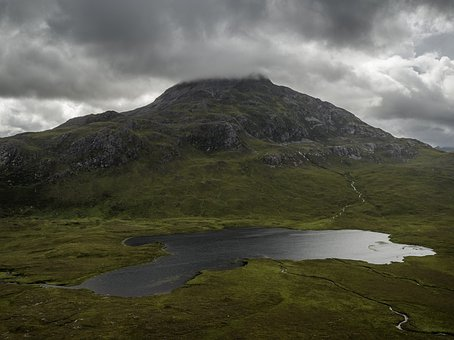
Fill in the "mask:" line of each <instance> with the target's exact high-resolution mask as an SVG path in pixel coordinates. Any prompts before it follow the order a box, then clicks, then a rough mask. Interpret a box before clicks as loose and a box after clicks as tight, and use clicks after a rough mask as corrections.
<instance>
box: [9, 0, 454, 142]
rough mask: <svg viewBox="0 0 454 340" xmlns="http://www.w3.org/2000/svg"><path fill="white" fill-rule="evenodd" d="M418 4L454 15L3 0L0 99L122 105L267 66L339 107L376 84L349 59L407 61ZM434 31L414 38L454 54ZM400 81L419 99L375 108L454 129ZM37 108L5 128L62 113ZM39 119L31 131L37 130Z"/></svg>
mask: <svg viewBox="0 0 454 340" xmlns="http://www.w3.org/2000/svg"><path fill="white" fill-rule="evenodd" d="M417 8H424V9H425V10H426V12H425V13H426V14H427V17H426V18H424V20H426V21H429V22H430V20H432V19H431V18H435V19H436V18H438V19H440V20H444V19H446V18H450V17H452V16H453V13H454V1H451V0H438V1H430V0H401V1H394V0H367V1H364V0H343V1H334V0H318V1H315V0H287V1H284V0H223V1H222V0H184V1H183V0H180V1H178V0H154V1H151V0H130V1H124V0H96V1H93V0H77V1H75V0H33V1H28V0H0V45H1V46H6V48H2V49H0V101H1V100H2V98H16V99H17V100H26V98H35V99H34V100H36V101H37V100H39V99H46V100H49V99H51V100H61V101H62V102H68V101H69V102H73V103H76V102H79V103H87V104H88V105H87V107H86V109H87V110H88V109H90V108H93V107H96V108H102V109H111V108H112V109H116V108H117V107H122V105H119V104H118V102H119V101H123V102H124V101H129V102H134V103H137V98H138V97H140V96H141V95H143V94H145V93H150V92H159V91H160V90H163V89H164V88H163V85H162V84H169V83H173V82H178V81H181V80H187V79H191V78H200V77H210V76H241V75H244V74H250V73H253V72H260V73H265V74H267V75H269V76H270V77H271V78H272V79H273V80H274V81H275V82H277V83H282V84H286V85H290V86H292V87H294V88H295V89H298V90H301V91H303V92H308V93H309V94H311V95H314V96H317V97H321V98H323V99H327V100H329V99H331V98H335V99H336V98H340V102H336V104H338V105H342V103H343V101H342V97H346V94H348V95H351V96H355V95H357V96H359V97H360V98H359V99H358V100H359V101H362V102H367V99H368V98H367V96H369V95H371V94H372V95H374V93H373V92H374V91H375V92H376V90H375V89H374V86H375V84H374V83H371V82H369V81H368V80H367V79H364V78H362V77H361V75H358V74H357V72H356V67H357V65H355V64H354V62H352V61H350V60H349V58H350V57H351V58H354V57H356V56H358V55H367V56H368V58H374V57H375V55H377V54H386V53H388V54H390V55H392V54H403V53H404V52H402V51H401V50H403V49H406V50H405V53H406V55H407V56H412V53H413V52H414V51H413V45H412V44H413V41H412V40H411V39H412V33H413V32H412V29H413V28H412V27H411V26H410V25H409V24H408V23H407V22H406V21H405V20H399V19H402V17H403V18H405V17H406V14H409V13H416V12H415V9H417ZM436 34H437V35H434V34H429V35H428V37H427V38H425V39H424V40H422V41H420V42H418V45H417V49H416V51H417V53H421V54H423V53H426V52H429V51H437V52H439V53H441V54H446V55H452V54H451V53H452V52H453V51H452V49H451V46H452V45H453V44H449V40H450V38H451V36H450V35H448V33H446V32H445V33H443V32H437V33H436ZM444 34H446V36H445V35H444ZM402 46H404V48H402ZM402 81H405V82H407V83H411V84H413V85H414V86H416V87H418V88H419V89H420V91H421V93H420V95H417V94H416V93H412V94H411V97H410V98H408V97H407V98H405V97H402V96H400V95H399V94H396V93H392V92H390V93H384V92H381V93H378V95H380V96H382V97H383V104H382V106H380V107H377V108H376V109H375V110H369V111H368V112H370V113H371V114H373V115H375V116H376V117H380V118H382V119H390V118H393V117H394V118H395V117H399V118H405V119H410V118H409V116H411V117H412V119H419V120H430V119H435V120H438V121H440V122H446V123H449V124H453V126H454V123H451V118H450V117H451V113H452V111H450V110H452V107H450V106H449V105H448V104H447V102H446V101H445V100H444V98H441V97H437V95H440V94H437V93H436V91H435V92H434V91H433V90H432V89H429V88H426V87H424V86H422V85H421V84H418V83H417V82H416V83H414V79H406V80H402ZM406 101H407V102H406ZM408 101H412V103H409V102H408ZM344 102H347V99H346V100H344ZM0 104H1V103H0ZM141 104H146V103H141ZM130 108H132V107H130ZM38 109H39V108H35V109H30V110H28V109H26V108H24V107H22V109H21V110H22V111H21V112H22V113H21V114H20V115H13V113H12V112H13V111H11V110H9V111H8V112H6V111H5V110H4V109H3V111H1V106H0V119H1V118H2V116H3V117H10V118H8V119H10V120H9V121H8V122H6V120H5V118H4V119H3V123H4V124H8V126H11V128H13V127H14V126H16V130H17V129H26V120H23V123H22V121H21V120H20V119H19V118H17V117H19V116H20V117H24V115H26V114H27V113H26V112H34V113H33V116H34V117H35V118H34V119H35V120H39V119H41V122H42V124H41V126H42V127H47V126H49V124H51V123H54V122H56V121H58V122H61V120H62V119H65V117H62V116H60V117H59V116H58V114H57V113H55V117H56V118H55V120H54V121H52V119H51V118H50V116H46V115H45V114H42V115H38V114H37V112H38V111H37V110H38ZM364 111H367V110H364ZM49 112H53V111H52V110H49ZM427 112H432V114H431V115H428V114H427ZM77 113H78V114H81V113H92V112H85V111H77ZM30 114H31V113H30ZM405 115H406V116H405ZM38 116H39V117H40V118H39V117H38ZM11 117H16V118H17V119H16V118H11ZM21 119H22V118H21ZM5 122H6V123H5ZM24 124H25V125H24ZM33 124H35V125H33ZM33 124H32V123H30V126H29V127H30V129H36V128H38V125H39V124H38V123H36V121H35V122H34V123H33ZM37 124H38V125H37ZM0 130H1V129H0ZM16 130H15V131H16ZM433 133H435V130H434V131H433ZM0 134H2V132H1V131H0Z"/></svg>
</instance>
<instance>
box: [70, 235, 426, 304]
mask: <svg viewBox="0 0 454 340" xmlns="http://www.w3.org/2000/svg"><path fill="white" fill-rule="evenodd" d="M155 242H159V243H162V244H163V245H165V248H166V250H167V251H168V252H169V255H167V256H162V257H159V258H157V259H156V260H154V261H152V262H149V263H145V264H141V265H135V266H130V267H125V268H121V269H118V270H114V271H111V272H107V273H104V274H101V275H98V276H96V277H93V278H91V279H89V280H87V281H85V282H84V283H82V284H81V285H79V286H77V287H74V288H86V289H90V290H92V291H94V292H95V293H97V294H103V295H114V296H124V297H132V296H146V295H154V294H162V293H168V292H171V291H172V290H174V289H176V288H178V287H181V286H183V285H184V284H185V283H186V282H187V281H188V280H190V279H191V278H193V277H194V276H195V275H197V274H198V273H200V272H201V271H202V270H207V269H210V270H219V269H229V268H235V267H239V266H242V265H244V263H245V262H244V261H245V260H246V259H260V258H272V259H275V260H295V261H300V260H309V259H311V260H312V259H328V258H336V259H348V260H360V261H367V262H369V263H374V264H389V263H391V262H402V261H403V260H404V258H405V257H407V256H426V255H434V254H435V252H434V251H433V250H431V249H429V248H425V247H421V246H415V245H406V244H398V243H392V242H391V241H390V240H389V235H388V234H383V233H377V232H371V231H362V230H323V231H310V230H306V231H298V230H292V229H284V228H234V229H223V230H219V231H207V232H199V233H184V234H183V233H182V234H172V235H160V236H139V237H132V238H129V239H127V240H125V241H124V244H125V245H127V246H133V247H138V246H141V245H144V244H150V243H155Z"/></svg>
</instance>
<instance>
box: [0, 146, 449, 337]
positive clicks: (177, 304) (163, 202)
mask: <svg viewBox="0 0 454 340" xmlns="http://www.w3.org/2000/svg"><path fill="white" fill-rule="evenodd" d="M342 174H346V177H350V178H352V179H353V180H354V181H355V185H356V187H357V188H358V189H359V190H360V191H361V192H363V194H364V197H365V199H366V203H362V202H361V201H360V200H359V199H358V198H357V196H356V194H355V193H354V192H353V191H352V190H351V188H350V185H349V182H348V181H347V180H346V177H345V176H343V175H342ZM453 175H454V158H453V157H452V155H442V154H439V153H433V154H432V152H431V151H426V152H425V153H422V154H421V155H420V156H419V157H418V158H417V159H415V160H412V161H410V162H406V163H394V164H393V163H387V164H381V165H376V164H375V165H373V164H370V163H367V162H361V163H358V162H357V163H352V164H351V165H340V164H337V165H336V164H333V166H332V167H331V170H328V169H322V168H318V167H314V166H310V165H307V166H303V167H275V168H271V167H268V166H266V165H264V164H261V163H260V162H259V161H257V157H256V156H254V155H253V154H242V156H241V157H239V156H238V154H235V153H224V154H215V155H203V154H197V153H194V154H192V155H191V157H190V158H187V159H182V160H180V161H177V162H173V163H170V164H168V165H166V166H157V167H156V166H151V165H150V164H147V163H145V162H144V163H133V164H130V165H128V166H127V168H123V169H122V170H121V171H120V170H118V169H112V170H110V171H107V172H105V173H103V174H101V173H98V172H89V173H84V174H81V175H79V176H77V177H74V178H71V179H67V180H65V181H62V182H58V183H55V184H53V186H51V187H50V188H48V189H46V190H45V191H42V192H41V194H42V195H41V196H40V198H39V199H40V200H39V201H38V202H37V203H38V208H36V207H35V208H30V209H29V210H28V212H27V213H26V212H24V213H23V215H19V214H18V215H16V217H7V218H3V219H0V242H1V246H0V280H1V281H3V282H8V283H17V284H2V285H0V287H1V290H0V320H1V322H0V338H5V339H10V338H23V337H24V336H29V337H32V338H38V339H41V338H53V339H65V338H68V339H69V338H85V339H86V338H90V339H96V338H125V339H130V338H157V339H166V338H167V339H175V338H191V339H193V338H216V339H218V338H221V339H222V338H240V339H241V338H246V339H257V338H279V339H281V338H308V339H311V338H324V337H325V338H335V339H351V338H355V339H356V338H357V339H365V338H367V339H374V338H376V339H383V338H412V339H413V338H415V339H419V338H420V339H426V338H430V337H434V338H435V337H438V336H437V335H434V334H435V333H437V332H443V333H449V334H454V317H453V315H454V307H453V306H454V246H453V242H452V240H454V228H453V224H454V196H453V195H454V180H453V179H454V176H453ZM347 204H348V205H349V207H348V208H347V209H346V212H345V213H344V214H342V215H341V216H340V217H338V218H335V219H333V218H332V216H333V215H335V214H336V213H337V212H338V211H339V210H340V209H341V208H342V207H343V206H344V205H347ZM40 205H41V206H40ZM46 207H47V208H46ZM49 207H50V208H49ZM27 214H28V216H27ZM77 216H79V217H77ZM241 226H264V227H267V226H269V227H272V226H280V227H290V228H295V229H341V228H348V229H364V230H374V231H382V232H386V233H390V234H391V239H392V240H393V241H395V242H400V243H407V244H417V245H422V246H426V247H431V248H433V249H434V250H435V251H436V252H437V255H436V256H428V257H423V258H418V257H415V258H407V259H406V260H405V262H403V263H394V264H391V265H371V264H368V263H365V262H360V261H340V260H319V261H300V262H293V261H284V262H282V263H280V262H277V261H273V260H252V261H249V263H248V265H247V266H245V267H242V268H237V269H234V270H227V271H205V272H203V273H202V274H201V275H199V276H197V277H195V278H194V279H193V280H191V281H189V282H188V283H187V284H186V285H185V286H184V287H182V288H179V289H177V290H175V291H174V292H172V293H171V294H165V295H160V296H152V297H144V298H119V297H104V296H98V295H95V294H93V293H91V292H88V291H81V290H68V289H52V288H41V287H39V286H38V285H36V283H40V282H47V283H53V284H60V285H71V284H76V283H80V282H81V281H83V280H85V279H86V278H88V277H92V276H94V275H96V274H98V273H101V272H105V271H108V270H111V269H114V268H119V267H122V266H127V265H131V264H136V263H143V262H147V261H150V260H151V259H153V258H155V257H157V256H160V255H162V254H164V253H165V252H164V250H163V249H160V248H159V247H158V246H155V245H148V246H142V247H127V246H123V245H122V243H121V241H122V240H123V239H125V238H126V237H130V236H134V235H144V234H162V233H175V232H183V231H200V230H208V229H220V228H224V227H241ZM284 267H285V269H286V270H284V271H283V270H282V269H283V268H284ZM33 283H35V284H33ZM388 306H392V307H393V308H394V309H395V310H397V311H400V312H404V313H406V314H407V315H409V316H410V322H409V323H408V324H406V325H404V328H405V329H406V331H399V330H398V329H397V328H395V327H394V326H395V325H396V324H397V323H398V322H399V321H401V317H399V316H397V315H396V314H393V313H392V312H391V311H390V310H389V307H388Z"/></svg>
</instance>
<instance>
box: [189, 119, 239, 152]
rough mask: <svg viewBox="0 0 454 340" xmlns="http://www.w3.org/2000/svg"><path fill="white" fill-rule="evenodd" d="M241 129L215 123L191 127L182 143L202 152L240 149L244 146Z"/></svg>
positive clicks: (228, 124)
mask: <svg viewBox="0 0 454 340" xmlns="http://www.w3.org/2000/svg"><path fill="white" fill-rule="evenodd" d="M239 130H240V129H239V127H238V126H237V125H235V124H231V123H229V122H213V123H204V124H200V125H195V126H190V127H189V128H188V129H187V130H186V131H185V132H184V135H185V136H184V137H183V138H182V142H183V143H184V142H186V143H189V144H191V145H193V146H195V147H196V148H198V149H200V150H202V151H208V152H212V151H221V150H232V149H239V148H240V147H241V146H242V144H241V140H240V137H239Z"/></svg>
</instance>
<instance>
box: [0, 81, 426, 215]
mask: <svg viewBox="0 0 454 340" xmlns="http://www.w3.org/2000/svg"><path fill="white" fill-rule="evenodd" d="M429 149H431V148H430V147H429V146H427V145H425V144H423V143H421V142H419V141H417V140H413V139H402V138H395V137H393V136H392V135H391V134H389V133H387V132H385V131H383V130H380V129H377V128H374V127H372V126H370V125H368V124H366V123H364V122H363V121H361V120H360V119H359V118H357V117H356V116H355V115H353V114H352V113H350V112H348V111H346V110H344V109H342V108H339V107H336V106H335V105H333V104H331V103H328V102H324V101H322V100H320V99H317V98H313V97H311V96H308V95H305V94H302V93H299V92H296V91H294V90H292V89H290V88H288V87H284V86H278V85H275V84H273V83H272V82H271V81H270V80H269V79H266V78H264V77H261V76H259V77H249V78H239V79H204V80H196V81H190V82H183V83H180V84H177V85H175V86H173V87H171V88H169V89H168V90H166V91H165V92H164V93H163V94H162V95H161V96H159V97H158V98H157V99H156V100H155V101H154V102H153V103H151V104H149V105H147V106H144V107H141V108H138V109H135V110H132V111H128V112H122V113H119V112H115V111H107V112H104V113H100V114H92V115H88V116H84V117H77V118H73V119H70V120H68V121H67V122H66V123H64V124H62V125H60V126H58V127H56V128H54V129H52V130H48V131H43V132H37V133H23V134H19V135H16V136H13V137H7V138H2V139H0V183H2V184H0V194H2V197H3V206H22V207H23V206H29V205H36V204H38V205H41V206H54V205H55V204H58V205H60V204H62V202H64V201H65V200H64V199H63V198H62V194H61V193H60V191H59V190H62V189H61V188H60V189H55V188H57V187H59V186H62V185H64V183H70V182H71V181H76V182H75V183H78V186H80V181H81V179H82V178H83V179H84V180H83V181H86V182H87V183H88V182H90V183H92V184H91V188H92V189H90V191H93V195H92V196H90V195H89V194H84V195H85V196H84V195H83V196H84V197H82V198H80V200H79V201H74V199H72V198H71V199H70V198H68V202H66V203H65V204H66V205H72V206H77V207H80V205H81V204H82V205H86V204H87V203H89V202H92V203H89V204H90V205H92V206H94V205H98V204H101V203H102V202H106V201H109V200H110V199H111V198H112V196H116V195H117V194H118V193H120V192H121V190H123V189H122V188H121V187H118V191H116V190H117V189H113V188H107V189H106V190H105V191H106V193H104V194H100V193H99V192H97V189H96V190H94V189H93V187H99V186H100V184H99V183H100V181H101V178H103V177H105V176H108V177H109V176H110V177H111V178H120V177H121V176H123V177H125V176H126V177H128V176H132V174H133V173H134V171H136V172H137V171H138V170H137V169H138V168H140V169H141V170H140V171H142V172H143V173H147V174H153V176H159V174H160V173H162V172H163V171H164V172H165V171H168V169H170V168H172V167H175V166H177V165H176V164H180V165H181V164H182V162H183V163H184V162H189V161H191V160H192V161H194V160H195V159H199V158H200V159H204V160H205V161H206V160H208V159H214V158H219V159H218V160H219V162H221V163H220V164H223V163H222V162H224V163H225V164H230V163H229V161H228V159H230V160H232V161H233V160H235V161H237V162H239V161H240V160H246V159H247V162H252V163H253V164H255V165H256V166H259V167H260V169H262V170H263V171H267V170H266V169H267V168H269V167H282V166H283V167H306V168H308V167H314V166H315V167H319V168H320V167H322V168H323V167H324V168H333V167H336V166H339V165H341V164H352V163H355V162H357V163H363V162H366V163H371V164H380V163H387V162H390V163H393V162H397V163H402V162H406V161H408V160H410V159H413V158H414V157H416V156H417V155H418V154H419V153H420V152H421V150H429ZM180 165H178V166H180ZM216 167H221V168H222V166H221V165H219V164H218V165H216ZM166 169H167V170H166ZM191 178H193V177H191ZM140 180H142V179H140ZM77 181H79V182H77ZM187 181H188V183H189V182H191V179H190V178H188V179H187ZM94 183H98V184H94ZM50 188H53V189H50ZM125 190H126V189H125ZM191 190H192V189H191ZM217 190H219V188H218V189H217ZM63 196H64V195H63ZM197 199H198V198H197ZM93 201H96V202H95V203H93ZM142 203H143V202H142ZM142 203H141V204H142ZM143 204H145V203H143ZM114 206H115V204H114ZM129 208H130V207H129V205H128V208H124V209H123V210H125V209H126V210H129ZM103 210H104V209H103ZM110 210H112V209H110ZM110 210H109V211H110ZM113 210H115V209H113ZM117 210H118V211H122V209H120V208H118V209H117Z"/></svg>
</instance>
